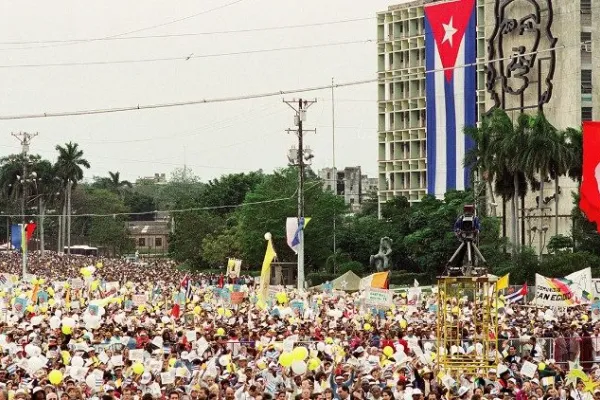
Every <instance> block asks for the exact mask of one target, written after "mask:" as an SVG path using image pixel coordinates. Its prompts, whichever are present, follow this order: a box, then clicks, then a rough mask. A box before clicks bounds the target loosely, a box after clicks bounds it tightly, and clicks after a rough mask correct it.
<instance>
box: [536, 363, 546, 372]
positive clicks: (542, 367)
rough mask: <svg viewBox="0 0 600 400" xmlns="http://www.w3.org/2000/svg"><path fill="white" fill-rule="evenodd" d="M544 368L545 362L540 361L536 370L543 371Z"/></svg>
mask: <svg viewBox="0 0 600 400" xmlns="http://www.w3.org/2000/svg"><path fill="white" fill-rule="evenodd" d="M545 369H546V364H545V363H543V362H541V363H539V364H538V370H539V371H543V370H545Z"/></svg>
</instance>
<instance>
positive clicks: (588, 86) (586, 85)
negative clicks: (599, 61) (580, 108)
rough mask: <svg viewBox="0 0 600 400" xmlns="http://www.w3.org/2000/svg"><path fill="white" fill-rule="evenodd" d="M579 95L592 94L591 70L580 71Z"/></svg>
mask: <svg viewBox="0 0 600 400" xmlns="http://www.w3.org/2000/svg"><path fill="white" fill-rule="evenodd" d="M581 93H584V94H590V93H592V70H591V69H582V70H581Z"/></svg>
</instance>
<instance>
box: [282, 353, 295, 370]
mask: <svg viewBox="0 0 600 400" xmlns="http://www.w3.org/2000/svg"><path fill="white" fill-rule="evenodd" d="M293 362H294V357H293V356H292V353H282V354H281V355H280V356H279V364H281V366H282V367H285V368H287V367H290V366H291V365H292V363H293Z"/></svg>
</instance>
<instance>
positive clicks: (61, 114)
mask: <svg viewBox="0 0 600 400" xmlns="http://www.w3.org/2000/svg"><path fill="white" fill-rule="evenodd" d="M589 43H591V41H584V42H579V43H578V44H576V45H571V46H566V45H562V46H556V47H555V48H553V49H542V50H536V51H531V52H528V53H523V54H520V56H528V55H533V54H543V53H548V52H552V51H556V50H560V49H567V48H574V47H581V45H582V44H589ZM510 59H511V56H508V57H502V58H496V59H492V60H485V59H482V60H478V61H475V62H474V63H466V64H458V65H455V66H453V67H447V68H436V69H431V70H424V71H419V72H411V73H408V74H404V75H402V76H401V77H391V78H385V77H384V78H372V79H364V80H358V81H352V82H346V83H336V84H329V85H322V86H313V87H306V88H300V89H289V90H280V91H276V92H267V93H260V94H250V95H242V96H231V97H221V98H214V99H201V100H191V101H181V102H174V103H159V104H147V105H136V106H129V107H116V108H105V109H92V110H79V111H62V112H46V113H42V114H17V115H0V121H6V120H19V119H36V118H49V117H71V116H81V115H96V114H110V113H118V112H127V111H139V110H151V109H160V108H172V107H182V106H190V105H198V104H209V103H226V102H232V101H241V100H253V99H259V98H266V97H275V96H282V95H286V94H294V93H306V92H313V91H319V90H331V88H332V87H334V88H341V87H350V86H358V85H365V84H368V83H374V82H385V83H389V82H394V81H397V80H406V79H407V78H408V77H411V76H421V75H423V74H432V73H435V72H443V71H447V70H454V69H459V68H467V67H473V66H478V65H485V64H488V63H491V62H499V61H506V60H510Z"/></svg>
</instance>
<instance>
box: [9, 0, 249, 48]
mask: <svg viewBox="0 0 600 400" xmlns="http://www.w3.org/2000/svg"><path fill="white" fill-rule="evenodd" d="M242 1H245V0H235V1H232V2H230V3H226V4H222V5H220V6H217V7H213V8H209V9H208V10H204V11H200V12H198V13H195V14H192V15H188V16H186V17H182V18H177V19H174V20H171V21H168V22H163V23H160V24H156V25H151V26H147V27H144V28H139V29H134V30H131V31H127V32H122V33H118V34H115V35H110V36H104V37H99V38H92V39H80V40H71V41H65V42H59V43H56V44H49V45H45V46H33V47H25V48H19V49H18V50H28V49H44V48H49V47H63V46H71V45H75V44H80V43H91V42H98V41H101V40H111V39H117V38H120V37H122V36H126V35H131V34H132V33H138V32H143V31H148V30H151V29H156V28H161V27H163V26H167V25H172V24H176V23H178V22H182V21H186V20H188V19H191V18H196V17H199V16H200V15H204V14H208V13H211V12H213V11H218V10H222V9H223V8H227V7H230V6H233V5H235V4H238V3H241V2H242ZM2 50H4V49H2ZM13 50H15V49H13Z"/></svg>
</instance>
